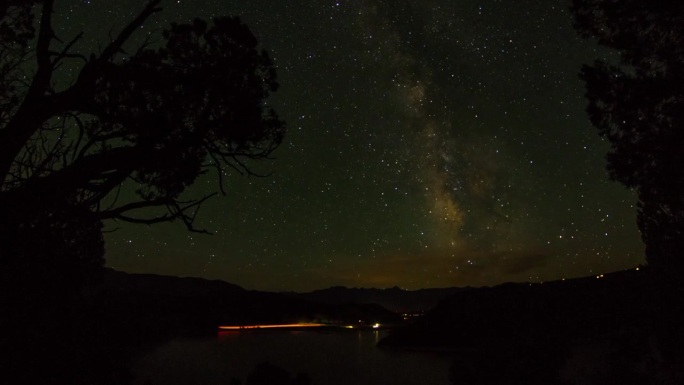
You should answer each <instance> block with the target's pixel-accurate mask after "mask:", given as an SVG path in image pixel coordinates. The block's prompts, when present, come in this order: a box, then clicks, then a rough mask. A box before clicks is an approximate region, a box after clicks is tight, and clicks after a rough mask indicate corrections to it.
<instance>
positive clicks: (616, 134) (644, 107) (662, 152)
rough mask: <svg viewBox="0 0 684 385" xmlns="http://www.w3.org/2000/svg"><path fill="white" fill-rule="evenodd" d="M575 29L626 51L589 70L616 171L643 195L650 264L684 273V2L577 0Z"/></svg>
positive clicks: (596, 112)
mask: <svg viewBox="0 0 684 385" xmlns="http://www.w3.org/2000/svg"><path fill="white" fill-rule="evenodd" d="M572 9H573V12H574V15H575V27H576V29H577V31H578V32H579V33H580V34H581V35H582V36H583V37H585V38H595V39H597V40H598V42H599V44H601V45H604V46H607V47H610V48H613V49H615V50H617V51H618V52H619V54H620V62H619V63H612V64H611V63H608V62H606V61H601V60H598V61H596V62H595V63H594V64H593V65H591V66H585V67H584V68H583V69H582V72H581V77H582V79H584V81H585V82H586V89H587V97H588V99H589V106H588V113H589V117H590V118H591V121H592V123H593V124H594V125H595V126H596V127H597V128H598V130H599V134H600V135H601V136H603V137H605V138H607V139H608V141H609V142H610V144H611V150H610V152H609V154H608V156H607V160H608V165H607V168H608V171H609V173H610V177H611V178H612V179H614V180H616V181H619V182H621V183H622V184H624V185H625V186H627V187H628V188H632V189H635V190H636V192H637V193H638V198H639V202H638V220H637V222H638V226H639V229H640V231H641V234H642V238H643V240H644V243H645V244H646V258H647V261H648V264H649V265H650V266H651V267H653V268H656V269H658V270H661V271H677V272H678V274H681V273H682V272H684V256H682V251H683V250H684V168H683V165H684V3H682V2H680V1H667V0H651V1H640V0H573V8H572Z"/></svg>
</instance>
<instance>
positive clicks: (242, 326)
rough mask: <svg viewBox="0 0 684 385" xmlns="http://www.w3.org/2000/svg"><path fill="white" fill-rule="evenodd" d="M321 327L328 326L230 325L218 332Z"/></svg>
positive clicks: (311, 324) (309, 324) (220, 327)
mask: <svg viewBox="0 0 684 385" xmlns="http://www.w3.org/2000/svg"><path fill="white" fill-rule="evenodd" d="M321 326H330V325H327V324H317V323H298V324H271V325H236V326H233V325H230V326H219V329H220V330H245V329H290V328H317V327H321Z"/></svg>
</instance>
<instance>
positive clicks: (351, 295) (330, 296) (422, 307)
mask: <svg viewBox="0 0 684 385" xmlns="http://www.w3.org/2000/svg"><path fill="white" fill-rule="evenodd" d="M469 289H470V288H458V287H450V288H437V289H420V290H404V289H401V288H399V287H393V288H389V289H363V288H347V287H343V286H335V287H331V288H328V289H323V290H315V291H312V292H308V293H291V292H290V293H283V294H286V295H288V296H291V297H295V298H302V299H307V300H313V301H318V302H324V303H329V304H338V305H339V304H344V303H375V304H378V305H380V306H382V307H384V308H386V309H389V310H391V311H394V312H396V313H408V312H416V311H417V312H422V311H427V310H429V309H431V308H433V307H434V306H435V305H437V303H439V301H441V300H442V299H444V298H446V297H448V296H450V295H453V294H455V293H458V292H462V291H465V290H469Z"/></svg>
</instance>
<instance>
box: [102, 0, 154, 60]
mask: <svg viewBox="0 0 684 385" xmlns="http://www.w3.org/2000/svg"><path fill="white" fill-rule="evenodd" d="M160 2H161V0H151V1H150V2H149V3H147V6H146V7H145V9H143V10H142V12H140V14H138V16H137V17H136V18H135V19H133V21H131V22H130V23H129V24H128V25H127V26H126V27H125V28H124V29H123V30H122V31H121V32H120V33H119V36H117V37H116V39H114V41H112V42H111V43H109V45H108V46H107V47H106V48H105V49H104V51H103V52H102V54H101V55H100V57H99V59H98V60H100V61H111V60H112V59H113V58H114V56H115V55H116V54H117V53H119V52H120V51H121V47H122V46H123V44H124V43H125V42H126V41H127V40H128V39H129V38H130V37H131V35H132V34H133V32H134V31H135V30H136V29H138V28H140V26H141V25H143V23H144V22H145V20H147V18H148V17H150V16H151V15H153V14H155V13H157V12H160V11H161V10H162V8H158V7H157V5H159V3H160Z"/></svg>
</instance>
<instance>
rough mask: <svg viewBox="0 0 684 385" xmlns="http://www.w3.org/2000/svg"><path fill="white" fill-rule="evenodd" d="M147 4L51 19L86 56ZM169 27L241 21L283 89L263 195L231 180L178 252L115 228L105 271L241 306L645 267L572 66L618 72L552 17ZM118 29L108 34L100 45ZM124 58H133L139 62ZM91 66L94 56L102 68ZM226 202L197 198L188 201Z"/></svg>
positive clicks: (443, 9) (508, 0) (629, 208)
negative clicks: (211, 288)
mask: <svg viewBox="0 0 684 385" xmlns="http://www.w3.org/2000/svg"><path fill="white" fill-rule="evenodd" d="M143 6H144V2H141V1H137V0H136V1H133V0H131V1H121V0H117V1H106V0H91V1H75V0H74V1H59V2H58V4H57V9H56V11H57V13H56V14H55V16H54V23H55V25H56V27H58V34H59V35H60V37H61V38H62V39H63V40H65V41H68V40H70V38H71V37H72V36H73V35H75V34H76V33H77V32H78V31H81V30H84V31H85V33H86V38H85V39H84V41H83V42H82V43H81V46H80V48H81V49H82V50H83V51H90V50H92V49H93V48H92V47H97V42H98V41H99V42H100V45H104V44H105V43H106V42H107V41H108V37H107V36H108V34H109V33H110V32H111V33H114V34H115V33H116V32H118V30H119V29H120V28H121V27H122V26H123V25H124V24H125V23H126V22H127V21H129V20H130V19H131V18H132V16H133V15H134V14H136V13H137V12H138V11H139V10H140V9H141V8H142V7H143ZM162 6H163V7H164V12H162V13H160V14H157V15H155V16H153V17H152V19H150V20H149V21H148V23H147V24H146V25H145V27H144V28H142V29H141V31H140V32H139V34H138V35H137V37H138V39H143V38H144V37H146V36H147V35H148V34H153V35H154V36H157V35H158V33H159V32H160V31H161V30H162V29H163V28H164V27H165V26H167V25H168V24H169V23H170V22H171V21H178V22H188V21H190V20H191V19H192V18H194V17H200V18H204V19H210V18H211V17H212V16H222V15H239V16H241V18H242V20H243V21H244V22H246V23H247V24H248V25H249V27H250V28H251V29H252V31H253V32H254V33H255V35H256V36H257V37H258V39H259V41H260V42H261V44H262V47H263V48H265V49H266V50H267V51H268V52H269V54H270V55H271V57H272V58H273V60H274V63H275V65H276V67H277V70H278V75H279V81H280V84H281V88H280V90H279V91H278V92H276V93H275V94H274V95H273V96H272V97H271V98H270V99H269V103H270V104H271V105H273V106H274V107H275V109H276V111H278V113H279V114H280V116H281V118H282V119H283V120H285V121H286V122H287V126H288V134H287V136H286V140H285V142H284V143H283V145H282V146H281V147H280V148H279V149H278V150H277V151H276V153H275V157H276V158H277V159H275V160H273V161H270V162H260V163H257V164H251V166H252V168H253V169H254V170H255V171H257V172H260V173H264V174H268V173H272V174H271V175H270V176H268V177H265V178H256V177H249V178H248V177H242V176H240V175H238V174H233V175H231V176H230V178H229V179H228V184H227V188H228V194H227V196H225V197H220V198H214V199H212V200H210V201H209V202H207V203H206V204H205V205H204V206H203V207H202V209H201V211H200V213H199V219H198V221H197V223H196V224H197V226H198V227H200V228H206V229H207V230H210V231H212V232H213V233H214V234H213V235H202V234H196V233H189V232H188V231H187V230H186V228H185V226H184V225H183V224H182V223H172V224H163V225H157V226H153V227H147V226H141V225H130V224H125V223H116V222H109V223H107V224H106V229H107V230H114V229H117V230H116V231H113V232H108V233H107V234H106V250H107V265H108V266H111V267H113V268H115V269H119V270H124V271H128V272H135V273H138V272H144V273H155V274H169V275H178V276H198V277H205V278H211V279H222V280H226V281H229V282H232V283H236V284H238V285H241V286H243V287H245V288H248V289H258V290H278V291H280V290H312V289H317V288H323V287H328V286H333V285H345V286H354V287H391V286H399V287H402V288H406V289H417V288H424V287H446V286H466V285H471V286H473V285H474V286H481V285H494V284H498V283H503V282H507V281H534V282H536V281H546V280H552V279H561V278H570V277H577V276H586V275H592V274H596V273H603V272H609V271H614V270H620V269H624V268H631V267H634V266H636V265H638V264H640V263H643V261H644V258H643V248H644V247H643V244H642V243H641V240H640V236H639V233H638V231H637V228H636V221H635V215H636V210H635V207H634V203H635V202H636V198H635V194H634V193H632V192H630V191H627V190H626V189H624V188H623V187H622V186H621V185H619V184H618V183H615V182H611V181H609V180H608V179H607V173H606V172H605V170H604V164H605V161H604V155H605V153H606V151H607V148H608V145H607V143H605V142H604V141H602V140H601V139H600V138H599V137H598V135H597V133H596V130H595V129H594V128H593V127H592V126H591V124H590V122H589V121H588V118H587V116H586V113H585V110H584V109H585V105H586V100H585V99H584V96H583V94H584V85H583V84H582V82H581V81H580V80H579V78H578V76H577V74H578V72H579V70H580V68H581V65H582V64H583V63H591V62H592V61H593V60H594V59H596V58H603V57H606V55H610V53H609V52H607V51H605V50H604V49H602V48H599V47H597V46H596V45H595V44H594V43H593V42H591V41H584V40H581V39H580V38H579V37H577V36H576V33H575V31H574V30H573V28H572V17H571V15H570V13H569V11H568V7H569V1H563V0H487V1H474V0H422V1H409V0H354V1H344V0H339V1H335V0H315V1H314V0H307V1H296V2H295V1H283V0H249V1H247V0H232V1H231V0H192V1H190V0H181V1H175V0H174V1H165V2H163V3H162ZM110 28H111V30H110ZM132 47H135V45H132ZM95 49H96V48H95ZM215 191H218V186H217V184H216V180H215V178H214V176H212V175H211V174H209V175H208V176H206V177H203V178H202V179H200V180H199V181H198V182H197V184H196V185H195V186H194V188H192V189H191V190H189V191H188V196H190V197H196V198H197V197H201V196H202V195H203V194H205V193H211V192H215Z"/></svg>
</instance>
